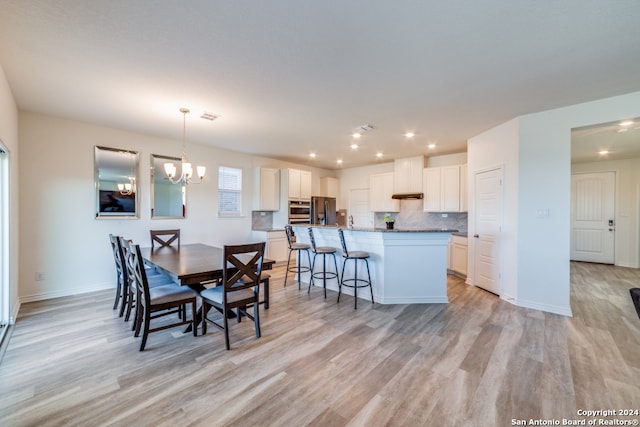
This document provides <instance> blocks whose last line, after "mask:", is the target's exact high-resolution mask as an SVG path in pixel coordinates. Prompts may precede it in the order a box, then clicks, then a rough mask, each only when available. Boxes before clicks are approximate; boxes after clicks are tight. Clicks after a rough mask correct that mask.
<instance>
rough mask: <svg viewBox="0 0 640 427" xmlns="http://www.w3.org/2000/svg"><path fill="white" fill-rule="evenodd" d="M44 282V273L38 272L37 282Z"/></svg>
mask: <svg viewBox="0 0 640 427" xmlns="http://www.w3.org/2000/svg"><path fill="white" fill-rule="evenodd" d="M43 280H44V273H43V272H42V271H36V282H42V281H43Z"/></svg>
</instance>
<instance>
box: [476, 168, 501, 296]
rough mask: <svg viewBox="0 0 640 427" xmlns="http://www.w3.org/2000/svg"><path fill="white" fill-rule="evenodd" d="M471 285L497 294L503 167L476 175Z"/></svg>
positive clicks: (498, 286)
mask: <svg viewBox="0 0 640 427" xmlns="http://www.w3.org/2000/svg"><path fill="white" fill-rule="evenodd" d="M474 179H475V194H474V207H475V214H474V224H475V234H474V235H473V242H474V251H473V254H474V272H475V273H474V274H475V279H474V282H475V283H474V285H476V286H479V287H481V288H483V289H486V290H487V291H489V292H493V293H494V294H496V295H500V291H501V287H500V239H499V238H500V229H501V226H502V168H498V169H492V170H488V171H484V172H478V173H476V174H475V178H474Z"/></svg>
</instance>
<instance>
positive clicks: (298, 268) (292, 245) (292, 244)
mask: <svg viewBox="0 0 640 427" xmlns="http://www.w3.org/2000/svg"><path fill="white" fill-rule="evenodd" d="M284 231H285V233H286V234H287V244H288V246H289V256H288V257H287V269H286V270H285V273H284V287H285V288H286V287H287V276H288V275H289V273H290V272H291V273H294V275H297V276H298V289H300V275H301V274H302V273H307V272H310V271H311V255H309V250H310V249H311V245H309V244H307V243H297V242H296V241H295V240H294V236H293V227H291V226H290V225H285V226H284ZM294 252H295V253H296V260H295V262H296V264H295V265H294V266H293V267H289V265H290V264H291V255H292V254H293V253H294ZM303 252H304V253H306V254H307V261H308V264H307V265H302V256H301V254H302V253H303ZM309 280H311V279H309Z"/></svg>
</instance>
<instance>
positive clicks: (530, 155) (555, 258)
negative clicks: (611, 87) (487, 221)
mask: <svg viewBox="0 0 640 427" xmlns="http://www.w3.org/2000/svg"><path fill="white" fill-rule="evenodd" d="M638 116H640V92H634V93H630V94H626V95H621V96H617V97H612V98H606V99H602V100H598V101H593V102H587V103H583V104H577V105H573V106H570V107H565V108H559V109H555V110H549V111H544V112H541V113H536V114H529V115H526V116H521V117H519V118H518V119H516V122H515V123H514V125H515V126H517V128H518V142H517V146H518V162H517V167H518V171H517V177H518V183H517V204H516V205H515V206H513V207H511V206H508V207H506V208H505V221H511V222H512V223H513V224H517V235H515V238H516V239H517V256H516V258H517V272H518V273H517V284H515V285H514V284H511V283H506V281H507V278H506V277H504V278H503V282H505V283H504V285H503V286H505V287H506V288H507V289H510V288H512V287H513V286H515V288H516V289H517V293H516V294H515V295H514V296H515V301H514V302H515V303H516V304H518V305H521V306H525V307H530V308H535V309H539V310H545V311H550V312H554V313H559V314H565V315H570V314H571V307H570V301H569V296H570V288H569V279H570V278H569V239H570V208H571V199H570V197H571V129H572V128H575V127H581V126H587V125H591V124H596V123H605V122H611V121H615V120H621V119H625V118H632V117H638ZM502 126H504V125H502ZM496 129H497V128H496ZM487 135H490V134H489V133H487V132H485V133H484V134H482V135H481V136H480V139H479V138H478V137H476V138H472V139H471V140H470V141H469V146H470V150H469V165H470V171H473V170H477V169H476V168H477V165H474V166H473V168H472V164H474V162H475V156H476V155H478V154H479V152H480V151H481V148H485V150H486V151H485V153H484V156H485V158H486V159H487V161H491V159H492V158H493V159H494V163H496V164H498V163H500V162H501V161H502V159H503V158H504V153H503V152H501V150H504V149H507V148H508V147H509V143H508V141H507V140H508V138H499V139H498V138H497V139H496V141H495V142H493V144H494V145H495V146H494V147H491V146H490V142H489V140H490V139H491V138H490V137H487ZM482 140H484V143H485V144H486V146H485V147H483V146H482V142H483V141H482ZM474 145H475V147H474V149H473V152H472V149H471V146H474ZM507 166H509V165H507ZM469 175H470V176H472V175H473V174H472V173H470V174H469ZM509 176H511V175H509ZM506 181H507V178H505V184H507V185H508V184H509V183H508V182H506ZM541 208H543V209H549V213H550V215H549V216H548V217H542V218H540V217H538V216H537V212H538V210H539V209H541ZM470 218H472V216H471V215H470ZM470 223H471V220H470Z"/></svg>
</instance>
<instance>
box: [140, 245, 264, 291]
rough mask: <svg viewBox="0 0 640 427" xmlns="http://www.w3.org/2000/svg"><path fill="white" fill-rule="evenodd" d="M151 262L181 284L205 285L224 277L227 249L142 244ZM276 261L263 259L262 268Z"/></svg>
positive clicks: (152, 265)
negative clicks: (148, 245)
mask: <svg viewBox="0 0 640 427" xmlns="http://www.w3.org/2000/svg"><path fill="white" fill-rule="evenodd" d="M140 253H141V254H142V258H144V261H145V263H146V264H147V265H149V266H151V267H155V268H156V270H158V271H160V272H161V273H163V274H166V275H167V276H169V277H171V278H172V279H173V280H175V281H176V282H177V283H179V284H181V285H186V286H191V287H193V288H194V289H196V290H198V289H202V288H203V287H204V285H203V284H204V283H206V282H211V281H216V280H220V279H222V271H223V267H224V266H223V258H224V249H223V248H220V247H217V246H209V245H205V244H202V243H191V244H184V245H180V246H179V247H174V246H162V247H159V248H154V249H152V248H150V247H148V248H140ZM273 264H275V261H274V260H272V259H267V258H265V259H263V261H262V269H263V270H271V269H272V268H273Z"/></svg>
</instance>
